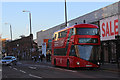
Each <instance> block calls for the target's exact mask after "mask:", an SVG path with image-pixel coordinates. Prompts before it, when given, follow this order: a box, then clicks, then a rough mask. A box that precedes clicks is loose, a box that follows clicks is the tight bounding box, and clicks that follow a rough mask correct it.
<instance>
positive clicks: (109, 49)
mask: <svg viewBox="0 0 120 80" xmlns="http://www.w3.org/2000/svg"><path fill="white" fill-rule="evenodd" d="M118 32H119V30H118V15H115V16H112V17H108V18H105V19H102V20H100V37H101V38H100V39H101V61H102V63H118V60H119V58H120V55H119V54H120V53H119V52H120V51H118V50H119V49H120V47H119V44H118V43H119V42H120V41H119V40H118V39H117V38H116V36H118Z"/></svg>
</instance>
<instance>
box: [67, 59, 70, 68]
mask: <svg viewBox="0 0 120 80" xmlns="http://www.w3.org/2000/svg"><path fill="white" fill-rule="evenodd" d="M69 66H70V62H69V60H67V69H70V67H69Z"/></svg>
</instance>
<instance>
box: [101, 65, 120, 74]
mask: <svg viewBox="0 0 120 80" xmlns="http://www.w3.org/2000/svg"><path fill="white" fill-rule="evenodd" d="M100 68H101V69H103V70H109V71H116V72H120V64H119V67H118V64H116V63H104V64H102V65H101V66H100Z"/></svg>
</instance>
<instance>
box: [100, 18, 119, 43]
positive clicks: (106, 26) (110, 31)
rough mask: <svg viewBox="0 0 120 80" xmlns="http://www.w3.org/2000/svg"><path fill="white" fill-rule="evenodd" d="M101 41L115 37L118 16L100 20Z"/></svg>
mask: <svg viewBox="0 0 120 80" xmlns="http://www.w3.org/2000/svg"><path fill="white" fill-rule="evenodd" d="M100 35H101V41H104V40H112V39H115V35H118V16H113V17H109V18H105V19H103V20H100Z"/></svg>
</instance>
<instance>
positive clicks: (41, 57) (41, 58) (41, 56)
mask: <svg viewBox="0 0 120 80" xmlns="http://www.w3.org/2000/svg"><path fill="white" fill-rule="evenodd" d="M42 60H43V55H42V54H40V61H41V62H42Z"/></svg>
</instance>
